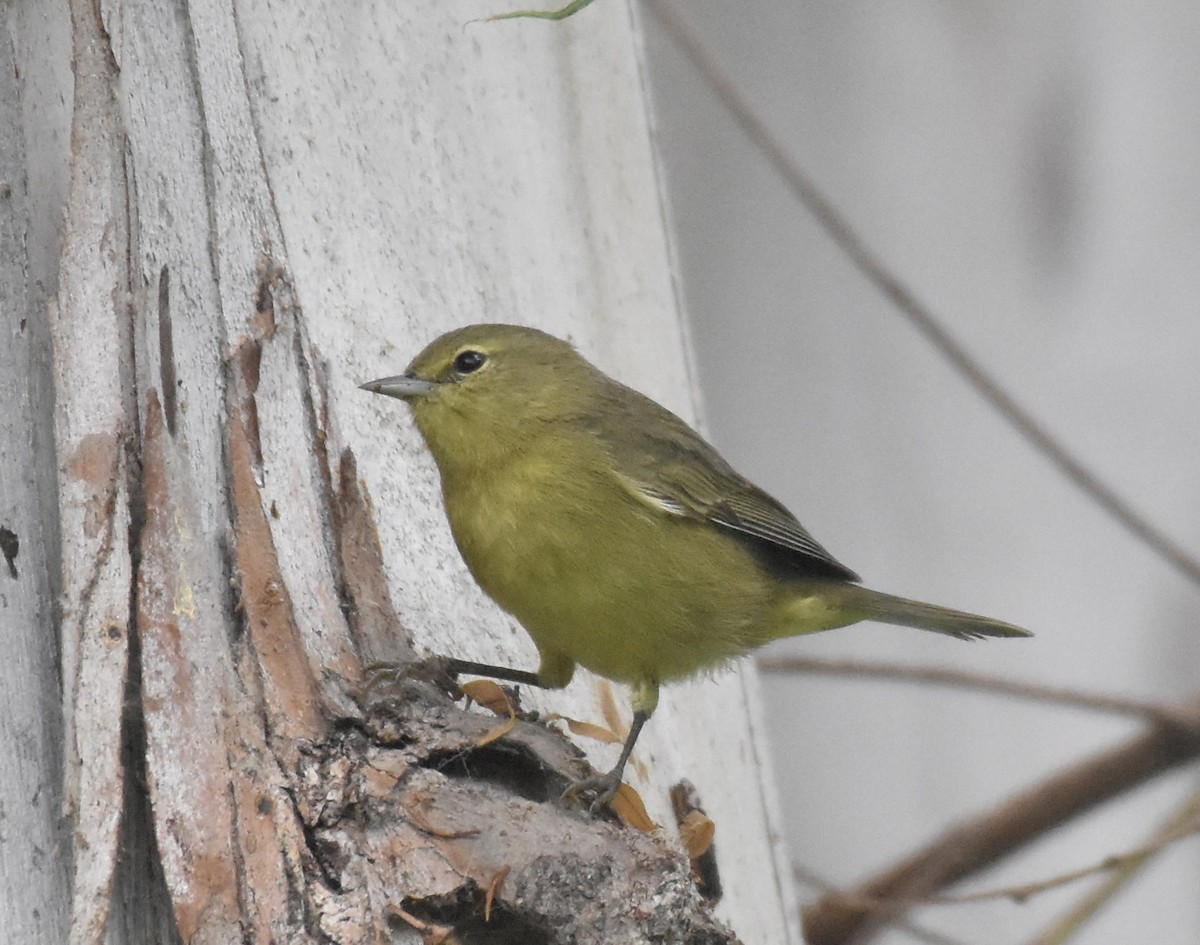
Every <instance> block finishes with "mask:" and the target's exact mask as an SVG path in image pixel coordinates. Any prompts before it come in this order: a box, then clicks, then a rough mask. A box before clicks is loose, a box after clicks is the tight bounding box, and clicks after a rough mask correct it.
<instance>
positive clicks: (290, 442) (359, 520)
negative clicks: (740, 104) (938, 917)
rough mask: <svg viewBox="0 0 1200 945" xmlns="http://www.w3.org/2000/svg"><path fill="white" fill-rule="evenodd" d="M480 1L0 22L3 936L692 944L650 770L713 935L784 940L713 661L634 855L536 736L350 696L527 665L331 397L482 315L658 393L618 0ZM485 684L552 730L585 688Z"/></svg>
mask: <svg viewBox="0 0 1200 945" xmlns="http://www.w3.org/2000/svg"><path fill="white" fill-rule="evenodd" d="M486 12H489V11H487V10H480V9H477V8H476V6H475V5H474V4H471V5H468V4H466V3H462V4H444V3H432V2H424V3H411V4H403V5H399V6H397V5H395V4H367V5H365V6H364V5H355V6H352V7H351V6H346V5H344V4H342V3H340V2H336V3H335V2H327V3H325V4H316V5H313V4H307V5H303V6H301V7H296V6H294V5H290V4H288V5H282V4H272V3H270V2H266V0H247V2H236V3H233V4H221V3H212V2H193V3H187V4H179V5H169V4H156V3H145V2H127V3H111V4H108V3H88V2H84V0H75V2H72V3H71V4H70V9H69V21H68V20H67V19H66V16H65V14H64V13H63V11H58V10H54V9H47V10H45V11H39V15H38V16H35V15H34V14H33V12H32V11H31V10H29V9H27V8H26V7H23V6H21V5H19V4H18V5H16V6H10V7H9V8H8V11H7V16H8V24H9V32H8V35H9V36H11V38H12V39H11V44H6V45H4V46H3V47H0V49H2V50H3V53H4V55H5V57H6V64H5V65H6V67H5V69H4V70H3V72H4V75H5V76H7V78H5V79H0V82H2V83H3V84H2V85H0V109H4V115H3V118H4V119H5V125H4V126H5V127H9V128H13V129H17V131H18V132H19V133H17V134H14V135H12V136H10V137H8V138H7V140H2V141H0V160H2V161H3V167H2V169H0V175H2V176H3V182H4V183H3V186H4V188H5V189H4V191H3V193H4V198H3V203H2V204H0V206H2V207H3V216H2V217H0V250H2V251H3V252H2V253H0V292H2V293H3V294H0V303H2V306H3V316H4V323H5V325H6V326H7V327H8V328H9V335H10V337H11V338H12V343H11V344H10V345H8V346H7V347H6V348H5V349H4V350H0V378H2V379H0V383H3V384H4V385H6V387H5V389H6V390H7V388H8V386H9V385H11V386H12V388H13V395H12V396H11V397H6V398H5V403H6V406H7V407H8V409H6V410H5V412H4V415H3V418H2V420H0V423H3V424H4V427H3V430H2V431H0V432H3V434H6V435H5V436H4V441H3V443H4V446H3V452H2V453H0V459H2V464H0V486H2V487H3V489H2V492H0V502H2V503H3V504H2V505H0V526H2V527H3V530H2V531H0V551H3V552H4V556H5V561H4V562H0V570H6V571H7V574H3V573H0V592H2V594H3V599H2V604H3V607H4V609H5V617H4V620H5V629H6V630H8V631H9V633H8V634H7V635H6V637H8V638H10V639H11V640H12V643H11V644H10V646H11V647H12V650H13V654H14V658H13V659H10V660H9V661H7V665H6V668H5V669H3V670H0V672H2V673H4V674H5V677H4V685H3V687H2V688H0V699H3V700H4V706H3V707H2V708H3V718H5V719H6V720H7V722H6V727H5V728H4V729H2V730H0V732H2V735H0V737H2V738H3V741H4V743H5V747H6V749H7V751H6V755H7V757H9V758H11V759H13V761H12V763H10V764H9V765H7V766H5V770H4V771H3V772H2V773H0V786H2V787H3V789H4V796H5V797H8V798H11V799H13V800H12V801H11V802H10V803H9V805H6V806H7V807H9V809H10V811H13V810H15V813H11V812H10V813H9V814H8V820H7V824H6V828H5V830H6V837H8V836H15V837H16V838H17V840H16V841H15V842H11V843H10V842H6V843H4V844H0V858H2V865H3V867H4V869H3V877H2V879H0V885H2V886H3V889H2V891H0V903H3V905H0V910H4V911H0V920H2V921H3V927H4V928H5V930H6V933H7V937H8V938H9V939H10V940H14V941H29V942H37V941H46V942H60V941H63V940H64V938H69V940H70V941H72V942H77V943H92V942H100V941H113V942H129V943H140V942H150V941H154V942H161V941H168V940H181V941H186V942H214V943H216V942H221V943H224V942H230V941H237V940H246V941H262V942H266V941H280V942H285V941H288V942H290V941H297V942H300V941H333V942H339V943H340V942H346V943H350V942H381V941H385V940H391V938H392V937H394V936H395V935H397V934H399V935H400V936H401V937H404V936H408V937H409V938H414V937H416V936H418V935H420V936H424V938H425V939H426V940H428V941H436V940H439V939H438V935H440V934H441V932H440V930H441V929H453V930H454V933H455V934H456V935H457V937H458V940H460V941H463V942H470V941H485V940H486V941H488V942H497V941H499V942H507V941H511V942H547V943H550V942H558V941H579V942H593V941H594V942H602V941H603V942H608V941H621V942H639V941H646V942H650V941H671V942H701V941H703V942H718V941H733V938H732V933H730V932H728V931H727V930H726V929H725V928H724V927H723V926H722V924H721V922H720V921H719V920H718V919H715V918H713V916H712V915H711V914H710V911H709V909H708V908H707V907H706V906H705V905H704V903H703V902H702V900H701V895H700V893H699V892H698V890H697V888H696V883H695V882H694V880H693V877H692V876H691V873H690V869H689V863H688V860H687V857H686V856H685V855H684V854H683V852H682V847H681V845H680V842H679V839H678V837H677V835H676V831H675V829H674V825H673V821H672V820H671V813H670V805H669V802H668V799H667V788H668V787H669V786H670V785H673V784H674V783H676V782H677V781H678V780H680V779H681V778H682V777H684V776H686V777H688V778H689V779H690V780H691V781H693V782H694V783H695V785H696V788H697V792H698V795H699V799H700V802H701V804H703V806H704V807H705V808H706V810H707V812H708V814H709V816H710V817H712V819H713V820H714V821H715V823H716V828H717V840H716V848H715V849H716V850H717V857H716V864H717V867H718V869H719V871H720V876H721V880H722V885H723V887H724V890H725V895H724V899H723V900H722V901H721V903H720V904H719V905H718V907H717V912H718V914H719V915H720V916H721V918H722V919H724V920H725V921H727V922H728V923H730V924H731V925H732V926H733V927H734V929H736V931H737V932H738V934H740V935H742V936H744V937H745V938H747V939H748V940H753V941H773V942H775V941H786V940H788V939H789V938H792V939H794V938H795V937H796V932H795V917H794V915H793V910H792V908H791V903H790V902H789V901H788V900H787V897H786V896H785V895H783V894H781V893H780V892H779V890H780V889H781V887H786V884H782V883H780V882H778V880H777V877H776V875H775V870H776V869H777V866H778V863H779V862H780V861H781V857H780V855H779V851H778V850H777V849H775V848H774V847H773V846H772V844H773V843H774V841H773V840H771V839H770V838H771V837H772V836H774V835H776V833H777V832H776V831H775V830H774V826H773V823H772V817H773V807H772V803H771V800H770V793H769V790H767V789H766V788H764V786H763V783H762V778H763V770H762V764H761V760H760V759H761V747H760V743H759V740H758V727H757V726H756V725H755V724H754V720H753V717H752V713H753V707H754V704H755V694H754V691H753V689H754V684H753V680H743V679H742V678H740V677H737V676H734V675H732V674H731V675H729V676H727V677H726V678H725V679H723V680H721V681H719V682H716V683H714V682H705V683H700V684H696V685H695V686H692V687H682V688H681V689H679V690H677V691H676V693H675V695H673V696H671V695H669V696H668V698H667V699H666V700H665V703H664V706H663V709H662V711H661V712H660V713H659V714H658V715H656V717H655V719H654V721H653V722H652V723H651V728H650V733H649V737H648V738H647V740H646V744H645V746H644V748H642V749H641V750H640V751H639V753H638V755H637V756H636V763H635V765H634V767H633V769H632V770H633V771H634V773H635V775H636V777H635V782H636V786H637V788H638V789H639V790H640V791H641V793H642V795H643V796H644V798H645V800H646V802H647V806H648V808H649V810H650V813H651V815H652V817H654V819H655V820H657V821H658V822H659V823H661V824H663V825H665V826H666V827H667V828H668V829H666V830H664V831H662V832H660V833H658V834H655V835H648V834H643V833H640V832H638V831H635V830H632V829H629V828H625V827H621V826H618V825H616V824H614V823H610V822H607V821H594V820H591V819H589V818H586V817H582V816H580V815H579V814H577V813H573V812H570V811H567V810H565V809H563V808H562V807H561V806H560V805H558V804H557V803H555V801H556V799H557V796H558V794H559V793H561V790H562V788H563V786H564V785H565V784H566V783H567V780H568V779H569V778H571V777H573V776H577V775H578V774H579V773H580V772H581V770H582V767H581V761H580V757H579V755H578V753H577V752H576V751H575V750H573V749H572V748H571V747H570V744H569V743H568V742H567V741H566V740H565V739H564V738H563V737H562V736H561V735H559V734H558V733H556V732H553V731H551V730H550V729H548V728H546V727H545V726H544V725H540V724H534V723H531V722H521V723H519V724H518V725H517V727H516V728H515V729H514V730H512V731H511V732H508V733H506V734H504V735H503V736H502V737H500V738H499V739H495V740H492V739H491V736H493V735H494V734H495V729H496V727H497V726H498V725H500V724H502V723H501V722H500V721H499V720H497V719H494V718H491V717H489V716H487V715H484V714H481V713H479V712H478V711H474V712H468V711H465V710H464V709H462V708H460V707H458V706H455V705H454V704H452V703H451V702H450V700H449V699H448V698H447V697H446V696H445V694H444V693H442V692H440V691H439V690H438V688H437V687H436V686H434V685H432V684H430V683H429V682H425V681H422V680H420V679H419V678H416V677H414V678H411V679H406V680H405V681H403V682H402V683H400V684H397V685H396V686H392V687H386V688H381V689H380V690H379V691H378V692H372V693H370V694H368V695H367V696H366V697H364V693H363V690H362V688H361V686H360V683H361V680H362V676H363V672H362V671H363V667H364V666H365V665H367V664H369V663H371V662H374V661H376V660H380V659H388V660H400V661H406V660H408V659H410V658H411V657H412V656H413V654H414V653H425V652H444V653H451V654H453V655H457V656H462V657H465V658H471V659H486V660H490V661H493V662H504V663H510V664H522V665H532V659H533V656H532V648H531V646H530V645H529V643H528V641H527V640H526V639H525V638H524V635H523V634H521V633H520V632H519V631H516V630H515V629H514V627H513V625H512V622H511V621H510V620H508V619H507V618H506V617H504V615H503V614H501V613H500V612H499V611H498V610H497V608H495V606H494V605H492V604H491V603H490V602H488V601H486V600H485V599H484V598H483V596H482V595H481V593H480V592H478V590H477V589H475V588H474V586H473V584H472V583H471V582H470V579H469V577H468V576H467V575H466V572H465V569H464V568H463V566H462V565H461V563H460V562H459V561H458V558H457V555H456V554H455V553H454V551H453V547H452V543H451V541H450V539H449V536H448V532H447V529H446V525H445V522H444V520H443V518H442V515H441V510H440V502H439V500H438V498H437V495H436V482H435V477H434V475H433V473H432V469H431V466H430V464H429V461H428V459H427V458H426V457H425V456H424V453H423V451H422V450H421V448H420V446H419V443H418V442H417V439H416V437H415V434H414V433H413V431H412V429H411V426H410V425H409V423H408V421H407V418H406V417H405V416H404V415H403V412H402V410H401V409H400V408H399V407H398V406H397V405H394V404H386V403H381V402H378V401H375V400H372V399H371V398H369V397H368V396H367V395H365V394H362V393H360V392H359V391H358V390H357V385H358V383H360V382H362V381H364V380H366V379H369V378H371V377H375V376H378V375H379V374H381V373H388V372H393V371H395V370H398V369H399V368H401V367H402V366H403V364H404V363H405V362H406V361H407V360H408V358H409V357H410V356H411V355H412V354H413V353H415V352H416V350H417V349H418V348H419V347H420V346H421V345H422V344H423V343H424V342H425V341H427V340H429V338H431V337H432V336H434V335H436V334H438V333H440V332H441V331H443V330H445V329H447V328H449V327H452V326H454V325H458V324H462V323H464V322H469V321H483V320H491V321H518V322H523V323H527V324H536V325H538V326H540V327H544V328H546V329H548V330H550V331H552V332H555V333H557V334H560V335H566V336H570V337H571V338H572V340H574V341H575V342H576V343H577V344H578V345H579V346H580V347H581V348H582V349H583V350H584V352H585V353H586V354H588V355H589V356H590V357H592V358H593V359H595V360H596V361H598V362H599V363H601V364H602V365H604V366H605V367H606V368H607V369H608V370H610V371H611V372H612V373H615V374H617V375H618V376H621V377H622V378H624V379H625V380H628V381H629V382H631V383H634V384H636V385H638V386H641V387H643V388H644V389H646V390H647V391H648V392H649V393H651V394H652V395H654V396H656V397H658V398H659V399H661V400H663V401H665V402H667V403H668V404H670V405H671V406H673V407H674V408H675V409H677V410H679V411H681V412H683V413H685V414H686V413H689V412H692V413H694V406H693V404H692V402H691V397H690V393H689V392H690V389H691V388H690V384H689V372H688V361H687V355H686V330H685V328H684V326H683V323H682V321H681V317H680V314H679V311H678V304H677V301H676V299H675V295H674V290H673V284H672V281H671V272H670V254H669V250H668V245H667V241H666V234H665V231H664V227H663V214H662V209H661V204H660V197H659V191H658V184H657V179H656V172H655V165H654V160H653V153H652V149H651V143H650V136H649V125H648V121H647V115H646V107H645V104H644V101H643V96H642V87H641V71H640V65H639V61H638V47H637V43H636V39H635V36H636V30H635V28H634V23H633V22H632V20H631V17H630V12H629V10H628V9H627V8H625V7H624V6H622V5H621V4H620V3H618V2H615V0H614V2H612V3H609V4H604V5H596V6H595V7H593V8H592V9H591V10H590V11H589V12H588V14H587V16H586V18H585V17H583V16H581V17H579V18H577V19H576V20H573V21H571V22H569V23H565V24H559V25H551V24H545V23H533V24H527V23H520V24H515V23H514V24H476V25H471V26H465V27H464V25H463V24H464V22H465V21H466V20H467V19H469V18H470V17H471V16H474V15H478V14H480V13H486ZM68 63H73V66H74V79H73V82H72V80H71V78H70V76H69V75H68V74H67V71H66V69H67V64H68ZM64 103H65V104H64ZM68 109H69V111H68ZM68 117H69V122H70V125H69V142H70V144H69V153H68V150H67V129H66V122H67V120H68ZM60 225H61V231H60V230H59V229H58V227H59V226H60ZM13 379H16V380H15V383H14V380H13ZM360 464H361V472H360ZM368 490H369V494H370V498H368ZM56 597H57V599H58V600H60V601H61V610H60V612H58V614H57V620H56V619H55V617H56V612H55V610H54V607H53V606H52V601H54V600H55V599H56ZM52 626H57V628H58V631H59V632H58V643H59V647H58V650H57V652H56V650H55V647H54V636H53V634H51V632H50V630H49V628H51V627H52ZM59 680H61V685H60V682H59ZM527 698H528V699H530V700H531V703H532V704H534V705H536V706H537V707H538V708H541V709H554V710H557V711H560V712H562V713H564V714H569V715H573V716H576V717H584V718H591V719H595V718H596V716H597V714H598V713H599V712H602V711H603V710H604V706H605V705H607V704H608V703H609V702H610V701H611V687H609V686H608V684H606V683H603V682H602V681H596V680H591V679H585V680H581V681H580V682H577V683H576V684H575V685H574V686H573V687H572V688H571V690H569V691H568V692H567V693H562V694H559V693H556V694H549V695H528V696H527ZM616 704H617V705H618V706H619V708H618V709H616V710H615V711H614V710H610V711H608V713H607V714H608V717H609V718H608V720H609V723H610V724H611V725H616V726H619V725H620V724H623V722H622V719H623V720H624V722H626V723H627V721H628V715H629V714H628V709H627V708H625V707H624V706H625V694H624V693H623V692H617V693H616ZM714 746H715V747H714ZM731 746H736V747H731ZM731 752H735V753H736V755H732V757H736V758H737V759H738V761H739V762H740V763H737V764H732V765H731V764H730V763H729V760H730V757H731ZM597 756H598V759H601V760H608V756H607V755H606V754H605V749H603V748H601V749H599V750H598V751H597ZM61 814H65V816H60V815H61ZM14 828H15V833H14ZM706 888H707V889H708V891H709V892H710V893H711V890H712V887H711V886H710V887H706ZM68 930H69V931H68ZM404 930H411V931H404ZM14 932H16V933H18V934H14Z"/></svg>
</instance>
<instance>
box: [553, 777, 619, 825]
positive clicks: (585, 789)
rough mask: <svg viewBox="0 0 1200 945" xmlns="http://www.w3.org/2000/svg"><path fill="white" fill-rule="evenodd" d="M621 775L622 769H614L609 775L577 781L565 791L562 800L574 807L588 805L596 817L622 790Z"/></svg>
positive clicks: (590, 812)
mask: <svg viewBox="0 0 1200 945" xmlns="http://www.w3.org/2000/svg"><path fill="white" fill-rule="evenodd" d="M622 767H623V766H622ZM621 773H622V772H621V768H613V769H612V770H611V771H609V772H608V773H607V774H601V775H597V776H596V777H592V778H583V779H582V780H579V781H575V782H574V783H572V784H571V785H570V786H569V787H568V788H567V789H566V790H565V791H563V793H562V799H563V800H564V801H565V802H566V803H567V804H570V805H572V806H584V805H586V806H587V810H588V813H589V814H591V815H592V816H593V817H594V816H596V815H598V814H599V813H600V811H602V810H604V808H606V807H609V806H610V805H611V803H612V799H613V798H614V797H616V796H617V791H619V790H621Z"/></svg>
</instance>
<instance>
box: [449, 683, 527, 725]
mask: <svg viewBox="0 0 1200 945" xmlns="http://www.w3.org/2000/svg"><path fill="white" fill-rule="evenodd" d="M458 688H459V689H461V690H462V691H463V694H464V695H466V696H467V697H468V698H469V699H471V700H472V701H473V702H477V703H478V704H479V705H481V706H483V707H484V708H485V709H490V710H491V711H492V712H494V713H495V714H496V715H507V716H510V717H511V716H514V715H516V714H517V707H516V705H515V704H514V703H513V700H512V697H510V696H509V694H508V693H507V692H506V691H505V689H504V687H503V686H500V685H499V684H497V683H495V682H493V681H492V680H490V679H472V680H471V681H470V682H465V683H459V686H458Z"/></svg>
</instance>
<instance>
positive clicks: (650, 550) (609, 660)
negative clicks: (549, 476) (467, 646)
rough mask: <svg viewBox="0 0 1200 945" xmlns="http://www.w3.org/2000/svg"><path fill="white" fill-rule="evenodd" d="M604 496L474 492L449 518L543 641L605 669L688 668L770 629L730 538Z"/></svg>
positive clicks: (619, 676) (485, 579) (716, 659)
mask: <svg viewBox="0 0 1200 945" xmlns="http://www.w3.org/2000/svg"><path fill="white" fill-rule="evenodd" d="M619 498H620V499H623V498H624V497H623V496H621V497H619ZM614 501H617V500H616V498H614ZM603 507H605V508H607V509H608V510H609V511H607V513H606V514H600V513H599V512H596V511H593V509H592V507H591V506H590V505H589V504H587V503H586V500H583V501H581V502H571V501H570V499H569V497H568V498H567V499H566V500H565V501H564V500H563V498H562V497H561V496H553V495H544V496H543V497H542V498H541V499H540V501H538V502H535V503H527V504H526V503H520V502H514V501H512V500H511V498H509V499H508V500H505V499H503V498H502V497H491V498H490V500H489V497H480V498H479V499H478V500H477V501H476V502H474V503H471V504H465V503H463V504H459V508H460V509H466V510H469V511H467V513H466V514H463V513H461V512H460V514H458V515H457V516H455V518H453V519H452V522H451V524H452V526H453V530H454V534H455V538H456V540H457V542H458V545H459V548H460V550H461V552H462V555H463V558H464V559H465V560H466V562H467V565H468V566H469V567H470V569H471V572H472V574H474V576H475V579H476V580H477V581H478V582H479V584H480V586H482V587H483V589H484V590H485V591H487V593H488V594H489V595H490V596H491V597H492V598H494V599H495V600H496V601H497V603H499V604H500V605H501V606H502V607H503V608H504V609H505V610H507V611H508V612H509V613H511V614H512V615H513V616H514V617H516V618H517V620H519V621H520V622H521V624H522V626H524V628H525V629H526V631H527V632H528V633H529V635H530V637H531V638H532V639H533V641H534V643H536V644H537V646H538V649H539V650H540V651H541V652H542V653H544V654H545V653H554V654H561V655H563V656H566V657H568V658H569V659H571V660H573V661H574V662H576V663H578V664H580V665H581V666H584V667H586V668H587V669H590V670H592V671H593V672H595V673H598V674H600V675H602V676H605V677H607V678H609V679H614V680H619V681H623V682H637V681H641V680H653V681H664V680H669V679H673V678H678V677H681V676H688V675H691V674H693V673H696V672H698V671H702V670H704V669H707V668H709V667H712V666H714V665H716V664H718V663H721V662H723V661H724V660H727V659H729V658H730V657H733V656H738V655H741V654H742V653H744V652H746V651H747V650H749V649H751V648H753V647H754V646H756V645H758V644H759V643H761V642H763V640H764V639H766V638H768V637H769V636H770V633H769V629H768V628H767V627H766V626H764V624H765V623H766V622H768V621H769V619H770V607H769V596H770V595H769V588H768V587H767V584H766V582H765V580H764V578H763V575H762V573H761V572H760V570H759V569H758V567H757V565H755V563H754V562H753V561H752V560H751V559H750V557H749V555H747V554H745V553H744V552H743V551H742V549H741V548H740V547H739V546H738V545H736V544H735V543H734V542H731V541H727V540H725V539H724V537H723V536H721V535H719V534H716V533H715V532H714V530H713V529H711V528H709V527H707V526H705V525H704V524H702V523H693V522H686V521H683V520H679V521H676V520H673V519H664V518H663V517H662V516H660V515H656V514H655V513H654V512H653V511H652V510H646V511H645V512H643V511H642V510H641V509H640V508H637V507H634V506H632V505H621V504H617V505H616V508H619V509H621V510H622V514H620V515H616V516H614V515H613V514H612V512H611V509H612V508H613V504H612V503H611V502H610V503H606V504H605V506H603Z"/></svg>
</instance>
